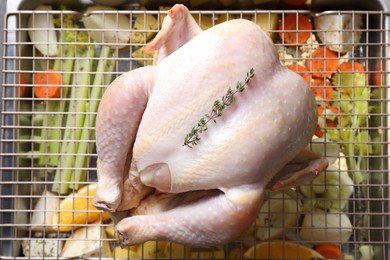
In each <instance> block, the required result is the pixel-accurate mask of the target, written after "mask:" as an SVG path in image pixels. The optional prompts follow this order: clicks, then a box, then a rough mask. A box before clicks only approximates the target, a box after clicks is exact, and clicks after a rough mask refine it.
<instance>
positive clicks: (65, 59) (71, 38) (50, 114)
mask: <svg viewBox="0 0 390 260" xmlns="http://www.w3.org/2000/svg"><path fill="white" fill-rule="evenodd" d="M61 8H62V9H64V10H65V7H61ZM54 23H55V24H56V26H58V27H60V28H61V29H62V30H61V31H60V41H61V44H60V45H59V54H60V55H59V57H61V59H60V58H59V57H57V59H56V60H55V62H54V66H53V69H54V70H56V71H61V74H62V80H63V86H64V87H63V88H62V93H61V96H62V97H67V93H68V88H67V86H68V85H69V84H70V83H71V79H72V73H71V72H72V71H73V64H74V55H75V49H76V46H75V44H74V42H75V41H77V40H78V39H79V38H78V36H77V35H78V34H76V33H75V31H74V30H73V29H74V28H78V25H77V16H76V15H72V14H64V15H63V16H58V17H56V18H55V19H54ZM62 43H63V44H62ZM69 43H72V44H69ZM64 103H65V102H63V101H59V100H48V101H47V103H46V108H45V110H44V112H47V114H45V115H44V118H43V119H44V120H43V123H42V131H41V139H42V140H44V141H43V142H42V143H41V145H40V147H39V153H40V154H41V156H40V158H39V160H38V165H39V166H45V167H47V166H52V167H57V166H58V164H59V158H60V156H59V154H60V142H59V140H61V137H62V132H61V131H62V130H61V126H62V121H63V117H64V114H65V108H66V106H65V104H64ZM46 154H47V156H46Z"/></svg>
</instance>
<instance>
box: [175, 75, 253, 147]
mask: <svg viewBox="0 0 390 260" xmlns="http://www.w3.org/2000/svg"><path fill="white" fill-rule="evenodd" d="M254 75H255V71H254V69H253V68H251V69H250V71H249V72H248V73H247V74H246V77H245V81H244V82H240V81H239V82H237V85H236V88H235V90H234V91H233V90H232V89H231V88H228V90H227V92H226V94H225V95H224V96H222V99H221V100H215V101H214V104H213V107H212V108H211V112H210V114H205V117H202V118H201V119H200V120H199V121H198V123H197V126H194V127H193V128H192V129H191V131H190V132H189V133H188V134H187V135H186V136H185V137H184V143H183V146H188V147H189V148H193V147H194V146H195V145H197V144H198V142H199V141H200V137H199V133H202V132H205V131H207V129H208V128H207V126H206V125H207V124H208V122H210V121H213V122H214V123H216V122H217V121H216V118H217V117H220V116H222V111H223V110H224V109H225V108H226V107H228V106H230V105H231V104H233V102H234V100H235V97H234V95H235V94H237V93H239V92H243V91H244V90H245V86H246V85H247V84H248V82H249V80H251V79H252V78H253V76H254ZM205 118H206V119H205Z"/></svg>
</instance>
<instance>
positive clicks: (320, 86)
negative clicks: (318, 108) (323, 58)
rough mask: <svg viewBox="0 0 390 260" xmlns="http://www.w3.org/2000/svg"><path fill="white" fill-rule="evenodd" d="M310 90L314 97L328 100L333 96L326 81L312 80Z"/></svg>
mask: <svg viewBox="0 0 390 260" xmlns="http://www.w3.org/2000/svg"><path fill="white" fill-rule="evenodd" d="M311 89H312V91H313V93H314V95H315V96H316V97H321V98H322V99H328V100H330V99H331V98H332V96H333V88H332V87H331V86H330V83H329V81H327V80H326V79H313V81H312V82H311Z"/></svg>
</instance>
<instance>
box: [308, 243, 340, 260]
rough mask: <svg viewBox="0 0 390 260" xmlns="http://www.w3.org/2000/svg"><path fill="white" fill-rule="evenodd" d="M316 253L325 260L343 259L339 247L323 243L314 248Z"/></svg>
mask: <svg viewBox="0 0 390 260" xmlns="http://www.w3.org/2000/svg"><path fill="white" fill-rule="evenodd" d="M314 250H316V251H317V252H318V253H320V254H321V255H322V256H324V257H325V258H326V259H335V260H340V259H343V255H342V253H341V250H340V247H339V246H337V245H334V244H329V243H324V244H320V245H318V246H316V247H315V248H314Z"/></svg>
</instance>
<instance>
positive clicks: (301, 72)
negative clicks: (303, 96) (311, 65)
mask: <svg viewBox="0 0 390 260" xmlns="http://www.w3.org/2000/svg"><path fill="white" fill-rule="evenodd" d="M287 68H288V69H289V70H292V71H294V72H296V73H297V74H298V75H300V76H301V77H302V78H303V79H304V80H305V81H306V83H307V84H310V82H311V77H310V72H309V71H308V70H307V69H306V67H304V66H302V65H299V64H290V65H288V66H287Z"/></svg>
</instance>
